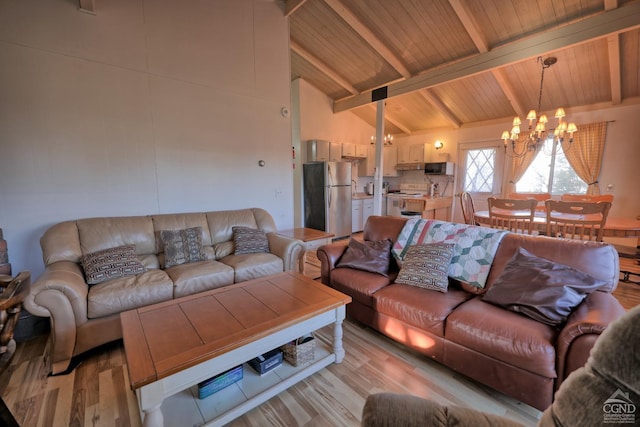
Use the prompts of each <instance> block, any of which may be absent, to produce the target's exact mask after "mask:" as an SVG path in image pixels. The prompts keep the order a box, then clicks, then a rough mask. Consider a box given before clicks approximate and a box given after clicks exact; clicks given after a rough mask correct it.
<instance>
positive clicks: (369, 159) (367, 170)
mask: <svg viewBox="0 0 640 427" xmlns="http://www.w3.org/2000/svg"><path fill="white" fill-rule="evenodd" d="M375 167H376V147H374V146H373V145H369V146H368V147H367V156H366V157H365V158H364V159H362V160H361V161H360V162H359V163H358V176H373V174H374V172H375Z"/></svg>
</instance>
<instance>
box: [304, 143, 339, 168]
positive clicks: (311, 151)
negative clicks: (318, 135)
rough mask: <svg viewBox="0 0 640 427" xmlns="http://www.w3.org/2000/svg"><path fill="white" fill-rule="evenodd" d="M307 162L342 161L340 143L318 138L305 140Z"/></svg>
mask: <svg viewBox="0 0 640 427" xmlns="http://www.w3.org/2000/svg"><path fill="white" fill-rule="evenodd" d="M307 161H308V162H329V161H330V162H340V161H342V144H341V143H339V142H329V141H323V140H320V139H312V140H310V141H307Z"/></svg>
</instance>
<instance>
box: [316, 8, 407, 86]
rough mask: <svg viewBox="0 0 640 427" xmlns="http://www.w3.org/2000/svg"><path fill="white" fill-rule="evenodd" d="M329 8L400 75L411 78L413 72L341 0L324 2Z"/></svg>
mask: <svg viewBox="0 0 640 427" xmlns="http://www.w3.org/2000/svg"><path fill="white" fill-rule="evenodd" d="M323 1H324V2H325V3H326V4H327V6H329V7H330V8H331V9H333V11H334V12H336V13H337V14H338V15H339V16H340V18H342V19H343V20H344V21H345V22H346V23H347V24H348V25H349V26H350V27H351V28H353V29H354V30H355V32H357V33H358V34H359V35H360V37H362V38H363V39H364V40H365V41H366V42H367V43H369V45H371V46H372V47H373V48H374V49H375V50H376V51H377V52H378V53H379V54H380V56H382V57H383V58H384V60H385V61H387V62H388V63H389V64H390V65H391V66H392V67H393V68H394V69H395V70H396V71H397V72H398V73H400V75H401V76H402V77H404V78H409V77H411V72H410V71H409V70H408V69H407V67H406V66H405V65H404V64H403V63H402V61H401V60H400V58H398V57H397V56H396V55H395V54H394V53H393V52H392V51H391V49H389V47H387V46H386V45H385V44H384V43H383V42H382V41H381V40H380V39H379V38H378V37H377V36H376V35H375V34H374V33H373V31H371V30H370V29H369V28H368V27H367V26H366V25H364V24H363V23H362V21H360V20H359V19H358V17H356V16H355V15H354V14H353V12H351V11H350V10H349V9H347V8H346V7H345V6H344V5H343V4H342V3H341V2H340V0H323Z"/></svg>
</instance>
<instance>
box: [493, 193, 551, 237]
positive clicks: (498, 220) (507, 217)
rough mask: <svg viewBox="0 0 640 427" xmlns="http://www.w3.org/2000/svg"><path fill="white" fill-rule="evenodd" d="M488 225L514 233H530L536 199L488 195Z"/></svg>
mask: <svg viewBox="0 0 640 427" xmlns="http://www.w3.org/2000/svg"><path fill="white" fill-rule="evenodd" d="M487 201H488V204H489V226H490V227H491V228H498V229H501V230H509V231H513V232H515V233H522V234H525V233H526V234H532V233H533V218H534V214H535V212H536V205H537V204H538V201H537V200H536V199H526V200H519V199H498V198H496V197H489V199H488V200H487Z"/></svg>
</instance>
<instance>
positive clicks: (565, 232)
mask: <svg viewBox="0 0 640 427" xmlns="http://www.w3.org/2000/svg"><path fill="white" fill-rule="evenodd" d="M546 206H547V235H548V236H555V237H562V238H565V239H577V240H595V241H597V242H601V241H602V235H603V232H604V224H605V223H606V222H607V216H608V215H609V210H610V209H611V202H595V203H593V202H567V201H564V202H563V201H557V200H547V202H546Z"/></svg>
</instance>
